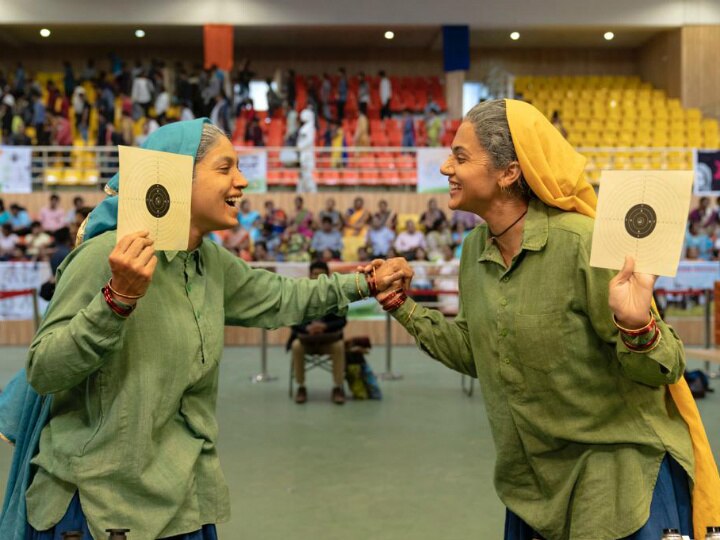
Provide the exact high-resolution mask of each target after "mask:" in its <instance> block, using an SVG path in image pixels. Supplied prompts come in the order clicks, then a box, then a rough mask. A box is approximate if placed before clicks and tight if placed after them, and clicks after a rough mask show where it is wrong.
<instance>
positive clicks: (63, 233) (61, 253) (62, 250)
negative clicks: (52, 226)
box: [50, 227, 73, 279]
mask: <svg viewBox="0 0 720 540" xmlns="http://www.w3.org/2000/svg"><path fill="white" fill-rule="evenodd" d="M53 237H54V239H55V242H54V244H55V250H54V251H53V254H52V255H51V256H50V270H51V272H52V276H53V279H54V277H55V273H56V272H57V269H58V266H60V264H61V263H62V262H63V261H64V260H65V257H67V256H68V255H69V254H70V252H71V251H72V248H73V240H72V237H71V236H70V229H69V228H68V227H60V228H59V229H58V230H57V231H55V233H54V234H53Z"/></svg>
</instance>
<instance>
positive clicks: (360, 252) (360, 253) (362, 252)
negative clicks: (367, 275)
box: [355, 246, 370, 262]
mask: <svg viewBox="0 0 720 540" xmlns="http://www.w3.org/2000/svg"><path fill="white" fill-rule="evenodd" d="M355 260H356V261H358V262H369V261H370V254H369V253H368V250H367V248H366V247H365V246H360V247H359V248H358V249H357V255H356V258H355Z"/></svg>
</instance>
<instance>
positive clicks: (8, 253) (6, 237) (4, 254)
mask: <svg viewBox="0 0 720 540" xmlns="http://www.w3.org/2000/svg"><path fill="white" fill-rule="evenodd" d="M19 242H20V238H19V237H18V235H17V234H15V233H14V232H13V229H12V225H10V223H5V224H4V225H3V226H2V232H1V233H0V261H7V260H10V259H11V258H12V256H13V254H14V253H15V246H17V245H18V243H19Z"/></svg>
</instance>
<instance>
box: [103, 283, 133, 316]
mask: <svg viewBox="0 0 720 540" xmlns="http://www.w3.org/2000/svg"><path fill="white" fill-rule="evenodd" d="M102 293H103V297H104V298H105V303H106V304H107V305H108V306H109V307H110V309H112V310H113V311H114V312H115V313H117V314H118V315H120V316H121V317H129V316H130V314H131V313H132V312H133V311H134V310H135V306H134V305H132V306H129V307H127V308H125V307H121V306H119V305H118V304H117V302H115V299H114V298H113V297H112V293H111V292H110V287H108V286H107V285H105V287H103V288H102Z"/></svg>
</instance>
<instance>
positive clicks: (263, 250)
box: [252, 241, 275, 262]
mask: <svg viewBox="0 0 720 540" xmlns="http://www.w3.org/2000/svg"><path fill="white" fill-rule="evenodd" d="M252 260H253V261H258V262H267V261H274V260H275V259H274V258H273V257H272V256H271V255H270V253H269V252H268V250H267V246H266V245H265V242H262V241H260V242H255V244H254V245H253V252H252Z"/></svg>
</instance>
